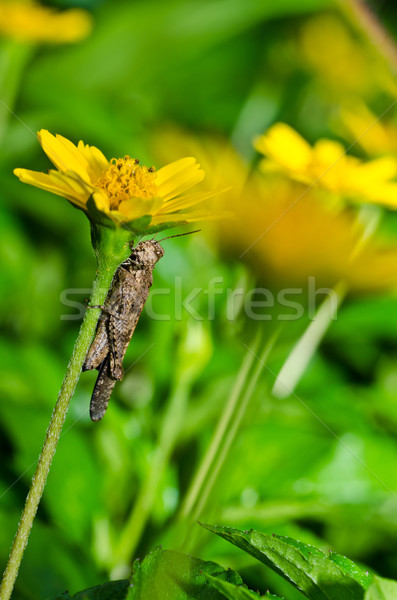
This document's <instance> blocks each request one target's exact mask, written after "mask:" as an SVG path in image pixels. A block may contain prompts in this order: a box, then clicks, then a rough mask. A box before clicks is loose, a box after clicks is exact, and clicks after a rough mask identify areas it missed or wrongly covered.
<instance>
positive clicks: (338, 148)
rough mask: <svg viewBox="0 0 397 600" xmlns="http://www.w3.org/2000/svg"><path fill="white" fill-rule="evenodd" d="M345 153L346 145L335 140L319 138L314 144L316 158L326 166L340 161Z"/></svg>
mask: <svg viewBox="0 0 397 600" xmlns="http://www.w3.org/2000/svg"><path fill="white" fill-rule="evenodd" d="M345 154H346V150H345V148H344V146H343V145H342V144H340V143H339V142H335V141H334V140H318V142H316V143H315V145H314V159H315V160H316V161H318V162H320V163H321V164H323V165H324V167H325V166H332V165H333V164H334V163H336V162H340V161H341V160H342V159H343V158H344V156H345ZM349 158H353V157H349Z"/></svg>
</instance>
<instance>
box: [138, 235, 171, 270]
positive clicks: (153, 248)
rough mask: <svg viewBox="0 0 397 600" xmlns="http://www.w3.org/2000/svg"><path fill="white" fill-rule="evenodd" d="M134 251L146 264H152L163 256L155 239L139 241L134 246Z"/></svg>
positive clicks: (161, 249)
mask: <svg viewBox="0 0 397 600" xmlns="http://www.w3.org/2000/svg"><path fill="white" fill-rule="evenodd" d="M135 253H136V254H137V255H139V260H140V261H142V263H144V264H145V265H147V266H149V265H153V266H154V265H155V264H156V262H157V261H159V260H160V258H161V257H162V256H164V250H163V248H162V247H161V246H160V244H159V242H156V241H155V240H147V241H146V242H140V243H139V244H138V245H137V247H136V248H135Z"/></svg>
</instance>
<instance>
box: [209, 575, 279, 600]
mask: <svg viewBox="0 0 397 600" xmlns="http://www.w3.org/2000/svg"><path fill="white" fill-rule="evenodd" d="M206 578H207V580H208V581H209V583H210V584H211V586H212V587H213V588H214V589H216V590H218V592H221V594H223V595H224V597H225V598H227V599H228V600H255V598H256V600H258V599H260V598H270V599H272V600H282V598H280V597H279V596H274V595H273V594H269V592H268V593H267V594H266V595H265V596H260V595H259V594H258V593H257V592H253V591H252V590H249V589H248V588H247V587H246V586H245V585H244V584H243V585H234V584H233V583H229V581H224V580H222V579H218V578H217V577H213V576H212V575H206Z"/></svg>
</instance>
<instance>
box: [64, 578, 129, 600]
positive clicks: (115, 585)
mask: <svg viewBox="0 0 397 600" xmlns="http://www.w3.org/2000/svg"><path fill="white" fill-rule="evenodd" d="M128 586H129V582H128V579H123V580H120V581H109V582H108V583H104V584H103V585H96V586H95V587H92V588H89V589H87V590H83V591H82V592H78V593H77V594H75V595H74V596H70V595H69V593H68V592H65V593H64V594H58V595H57V596H55V597H53V598H52V600H125V598H126V597H127V592H128Z"/></svg>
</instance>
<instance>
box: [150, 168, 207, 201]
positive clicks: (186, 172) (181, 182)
mask: <svg viewBox="0 0 397 600" xmlns="http://www.w3.org/2000/svg"><path fill="white" fill-rule="evenodd" d="M204 176H205V174H204V171H202V170H201V169H200V165H199V164H198V163H197V162H196V159H195V158H182V159H180V160H177V161H175V162H173V163H171V164H169V165H167V166H166V167H163V168H162V169H159V170H158V171H157V177H156V184H157V186H158V188H159V194H160V196H161V197H162V198H163V199H164V200H168V199H170V198H173V197H174V196H177V195H178V194H180V193H181V192H182V191H184V190H186V189H188V188H189V187H192V186H193V185H195V184H196V183H199V182H200V181H202V180H203V179H204Z"/></svg>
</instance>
